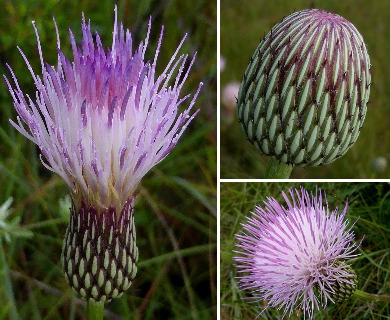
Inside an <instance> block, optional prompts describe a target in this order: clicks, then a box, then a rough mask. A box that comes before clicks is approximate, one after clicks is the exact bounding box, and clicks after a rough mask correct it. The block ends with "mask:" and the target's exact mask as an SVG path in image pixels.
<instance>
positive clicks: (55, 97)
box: [5, 8, 202, 301]
mask: <svg viewBox="0 0 390 320" xmlns="http://www.w3.org/2000/svg"><path fill="white" fill-rule="evenodd" d="M54 23H55V22H54ZM33 25H34V29H35V32H36V36H37V41H38V51H39V57H40V61H41V65H42V77H39V76H38V75H36V74H35V73H34V71H33V70H32V67H31V65H30V63H29V62H28V59H27V57H26V56H25V55H24V54H23V52H22V51H21V50H20V49H19V51H20V52H21V54H22V56H23V58H24V60H25V62H26V64H27V66H28V69H29V70H30V72H31V75H32V77H33V79H34V83H35V86H36V88H37V92H36V97H35V100H34V99H33V98H31V97H29V96H28V95H24V93H23V92H22V90H21V88H20V87H19V84H18V81H17V79H16V77H15V75H14V73H13V71H12V69H11V68H10V67H9V69H10V72H11V74H12V79H13V81H14V85H11V83H10V81H9V80H8V79H7V78H6V77H5V80H6V82H7V84H8V88H9V90H10V92H11V95H12V97H13V100H14V106H15V109H16V110H17V112H18V114H19V116H18V118H17V123H15V122H14V121H12V120H10V121H11V123H12V125H13V126H14V127H15V128H16V129H17V130H18V131H19V132H20V133H22V134H23V135H24V136H25V137H27V138H28V139H30V140H31V141H32V142H34V143H35V144H37V145H38V146H39V148H40V151H41V153H42V156H41V160H42V163H43V165H44V166H45V167H46V168H48V169H49V170H51V171H53V172H55V173H57V174H58V175H60V176H61V177H62V178H63V179H64V180H65V182H66V183H67V185H68V186H69V188H70V191H71V196H72V201H73V205H72V208H71V217H70V224H69V226H68V229H67V231H66V235H65V240H64V245H63V251H62V262H63V267H64V273H65V277H66V279H67V281H68V282H69V284H70V285H71V286H72V288H73V289H74V290H75V291H76V292H77V293H78V294H80V296H81V297H82V298H84V299H86V300H94V301H109V300H110V299H112V298H115V297H118V296H120V295H121V294H122V293H123V292H124V291H125V290H127V289H128V288H129V286H130V284H131V282H132V280H133V279H134V277H135V274H136V272H137V267H136V263H137V260H138V249H137V246H136V243H135V241H136V233H135V228H134V217H133V201H134V196H135V191H136V188H137V185H138V183H139V182H140V180H141V178H142V177H143V176H144V175H145V174H146V173H147V172H148V171H149V170H150V169H151V168H152V167H153V166H154V165H156V164H157V163H159V162H160V161H161V160H163V159H164V158H165V157H166V156H167V155H168V154H169V152H170V151H171V150H172V149H173V148H174V147H175V145H176V143H177V142H178V140H179V138H180V137H181V135H182V134H183V132H184V131H185V129H186V128H187V126H188V124H189V123H190V122H191V120H192V119H193V118H194V116H195V115H196V113H197V112H195V113H192V112H191V109H192V106H193V105H194V103H195V100H196V97H197V95H198V93H199V90H200V87H201V85H202V84H200V85H199V88H198V90H197V91H196V93H195V95H194V97H193V98H192V100H191V101H190V103H189V106H188V108H187V109H185V110H184V111H183V112H182V113H179V111H178V108H179V106H180V105H182V103H183V102H184V101H185V100H187V99H188V98H189V97H190V95H187V96H185V97H183V98H180V97H179V96H180V91H181V89H182V87H183V85H184V83H185V81H186V79H187V77H188V74H189V71H190V69H191V66H192V64H193V62H194V59H195V57H194V58H193V59H192V60H191V61H190V62H189V64H187V59H188V55H180V56H178V51H179V50H180V48H181V47H182V44H183V42H184V40H185V38H186V36H185V37H184V38H183V39H182V41H181V42H180V44H179V46H178V48H177V49H176V51H175V52H174V53H173V55H172V58H171V59H170V61H169V63H168V65H167V66H166V68H165V70H164V71H163V73H162V74H161V75H156V62H157V57H158V54H159V51H160V48H161V43H162V36H163V28H162V30H161V33H160V37H159V40H158V44H157V49H156V53H155V55H154V59H153V61H152V62H149V61H145V53H146V49H147V46H148V40H149V35H150V29H151V22H150V21H149V25H148V32H147V36H146V39H145V41H144V42H141V43H140V44H139V46H138V48H137V49H136V50H134V51H133V41H132V36H131V33H130V32H129V30H125V29H124V27H123V25H122V24H120V26H119V28H118V25H117V9H116V8H115V23H114V31H113V41H112V47H111V49H107V51H105V50H104V48H103V45H102V43H101V40H100V37H99V35H98V34H97V33H96V34H95V40H94V38H93V36H92V33H91V28H90V22H89V21H88V23H86V21H85V19H84V16H83V19H82V34H83V38H82V43H81V48H79V47H77V45H76V42H75V38H74V36H73V34H72V32H71V31H70V40H71V44H72V51H73V58H74V62H70V61H69V60H68V59H67V58H66V57H65V56H64V54H63V53H62V51H61V49H60V40H59V35H58V30H57V39H58V40H57V43H58V65H57V66H56V67H54V66H50V65H49V64H47V63H44V62H43V61H44V60H43V55H42V49H41V44H40V41H39V35H38V31H37V29H36V27H35V24H34V22H33ZM55 26H56V29H57V25H55ZM186 66H188V68H186ZM175 74H176V77H175ZM191 113H192V114H191ZM23 122H24V123H25V124H26V125H27V129H26V128H25V125H24V124H23Z"/></svg>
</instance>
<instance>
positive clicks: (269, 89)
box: [237, 9, 371, 166]
mask: <svg viewBox="0 0 390 320" xmlns="http://www.w3.org/2000/svg"><path fill="white" fill-rule="evenodd" d="M370 68H371V65H370V58H369V56H368V53H367V49H366V46H365V44H364V42H363V38H362V36H361V35H360V33H359V32H358V31H357V30H356V28H355V27H354V26H353V25H352V24H351V23H350V22H349V21H347V20H346V19H345V18H343V17H341V16H339V15H336V14H333V13H329V12H326V11H323V10H317V9H310V10H303V11H300V12H295V13H293V14H291V15H290V16H288V17H286V18H285V19H283V21H281V22H280V23H279V24H277V25H276V26H275V27H273V28H272V30H271V31H270V32H269V33H268V34H267V35H266V36H265V38H264V39H263V40H262V41H261V42H260V44H259V46H258V47H257V49H256V51H255V53H254V54H253V56H252V58H251V61H250V63H249V66H248V68H247V70H246V71H245V74H244V78H243V81H242V83H241V87H240V91H239V93H238V100H237V104H238V117H239V120H240V123H241V125H242V127H243V129H244V131H245V133H246V135H247V137H248V139H249V141H250V142H251V143H253V144H254V145H255V146H256V147H257V148H258V149H259V150H260V151H261V152H262V153H264V154H266V155H269V156H272V157H274V158H276V159H277V160H279V161H281V162H283V163H287V164H294V165H299V166H306V165H310V166H318V165H321V164H328V163H331V162H333V161H334V160H335V159H337V158H339V157H341V156H342V155H344V154H345V153H346V152H347V150H348V149H349V148H350V147H351V146H352V145H353V144H354V142H355V141H356V139H357V138H358V136H359V132H360V129H361V128H362V126H363V122H364V118H365V115H366V111H367V103H368V99H369V95H370V84H371V75H370Z"/></svg>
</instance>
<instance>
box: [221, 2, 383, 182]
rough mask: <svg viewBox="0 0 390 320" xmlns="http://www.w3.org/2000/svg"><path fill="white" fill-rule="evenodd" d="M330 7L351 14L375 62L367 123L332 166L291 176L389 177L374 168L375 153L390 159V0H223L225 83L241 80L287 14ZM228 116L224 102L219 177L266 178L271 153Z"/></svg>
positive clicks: (298, 170)
mask: <svg viewBox="0 0 390 320" xmlns="http://www.w3.org/2000/svg"><path fill="white" fill-rule="evenodd" d="M312 7H314V8H319V9H325V10H329V11H332V12H334V13H337V14H339V15H341V16H344V17H345V18H347V19H348V20H349V21H350V22H352V23H353V24H354V25H355V26H356V28H357V29H358V30H359V32H360V33H361V34H362V35H363V38H364V40H365V43H366V45H367V49H368V53H369V55H370V59H371V64H372V66H373V68H372V73H373V77H372V79H373V85H372V86H371V95H370V103H369V105H368V110H367V116H366V120H365V124H364V126H363V129H362V131H361V132H360V136H359V138H358V140H357V142H356V143H355V145H354V146H353V147H352V148H351V149H350V150H349V151H348V152H347V154H346V155H345V156H343V157H341V158H340V159H338V160H336V161H335V162H333V163H332V164H330V165H327V166H321V167H316V168H304V169H302V168H295V169H294V170H293V174H292V176H291V177H292V178H388V177H389V176H390V167H389V166H387V169H386V170H385V171H383V172H379V173H378V172H375V171H373V170H372V168H371V163H372V161H373V160H374V159H375V158H377V157H385V158H386V159H387V161H388V162H390V152H389V150H390V147H389V146H390V130H389V128H388V127H389V123H390V91H389V90H388V88H390V62H389V52H390V41H389V39H390V1H387V0H376V1H366V0H343V1H340V0H327V1H312V0H296V1H286V0H273V1H268V0H243V1H234V0H221V55H222V56H223V57H224V58H225V59H226V69H225V70H224V71H223V72H222V74H221V88H223V87H224V86H225V85H226V84H227V83H229V82H232V81H236V82H240V81H241V78H242V76H243V74H244V71H245V69H246V67H247V65H248V63H249V59H250V57H251V56H252V54H253V52H254V51H255V49H256V47H257V46H258V44H259V42H260V40H261V39H262V38H263V37H264V36H265V35H266V34H267V33H268V32H269V31H270V30H271V28H272V27H273V26H274V25H275V24H276V23H278V22H280V21H281V20H282V18H283V17H285V16H287V15H289V14H291V13H292V12H294V11H299V10H303V9H307V8H312ZM234 116H235V119H234V120H235V121H233V122H232V123H228V122H227V121H224V119H226V118H227V117H228V114H227V110H226V109H225V108H224V107H223V106H221V123H222V124H221V133H220V134H221V178H243V179H246V178H263V175H264V169H265V167H266V164H267V162H268V158H267V157H265V156H262V155H260V153H259V152H258V150H256V149H255V148H254V147H253V146H252V145H251V144H250V143H249V142H246V141H245V138H246V137H245V134H244V132H243V131H242V129H241V127H240V125H239V123H238V120H237V117H236V115H234Z"/></svg>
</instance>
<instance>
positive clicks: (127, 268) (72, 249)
mask: <svg viewBox="0 0 390 320" xmlns="http://www.w3.org/2000/svg"><path fill="white" fill-rule="evenodd" d="M61 260H62V265H63V269H64V274H65V278H66V280H67V281H68V283H69V285H70V286H71V287H72V288H73V289H74V291H75V292H76V293H77V294H78V295H79V296H80V297H81V298H82V299H84V300H93V301H96V302H108V301H110V300H111V299H113V298H117V297H119V296H121V295H122V294H123V292H124V291H126V290H127V289H128V288H129V287H130V285H131V283H132V281H133V279H134V277H135V275H136V273H137V266H136V263H137V261H138V248H137V246H136V232H135V228H134V217H133V199H130V200H128V201H127V202H126V204H125V206H124V208H123V209H122V211H121V213H120V215H117V213H116V209H115V207H114V206H110V207H109V208H108V209H100V210H97V209H96V208H93V207H91V206H90V205H88V204H86V203H84V202H82V203H81V206H80V208H77V209H76V207H75V206H74V205H73V206H72V209H71V217H70V223H69V226H68V228H67V230H66V234H65V239H64V243H63V248H62V254H61Z"/></svg>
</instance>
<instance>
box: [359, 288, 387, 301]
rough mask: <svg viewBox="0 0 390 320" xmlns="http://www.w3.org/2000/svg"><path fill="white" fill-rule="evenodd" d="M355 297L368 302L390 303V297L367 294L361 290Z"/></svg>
mask: <svg viewBox="0 0 390 320" xmlns="http://www.w3.org/2000/svg"><path fill="white" fill-rule="evenodd" d="M353 295H354V296H355V297H359V298H362V299H366V300H377V301H378V300H379V301H390V296H384V295H379V294H372V293H367V292H364V291H361V290H356V291H355V292H354V293H353Z"/></svg>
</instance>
